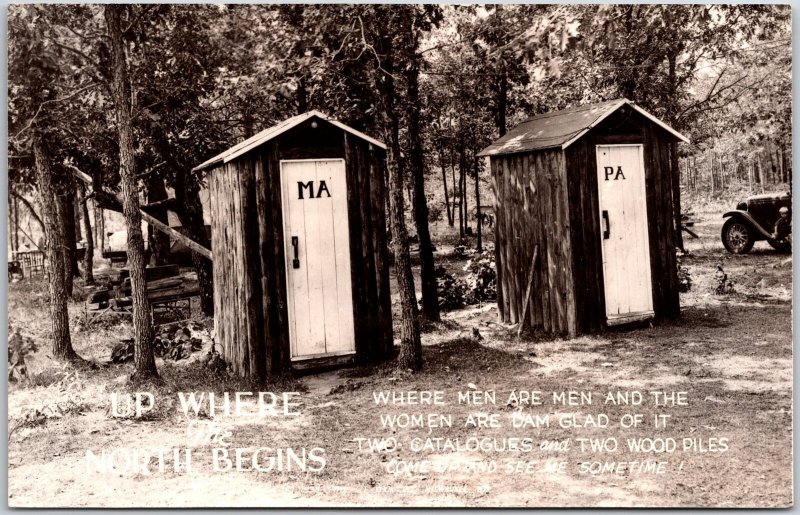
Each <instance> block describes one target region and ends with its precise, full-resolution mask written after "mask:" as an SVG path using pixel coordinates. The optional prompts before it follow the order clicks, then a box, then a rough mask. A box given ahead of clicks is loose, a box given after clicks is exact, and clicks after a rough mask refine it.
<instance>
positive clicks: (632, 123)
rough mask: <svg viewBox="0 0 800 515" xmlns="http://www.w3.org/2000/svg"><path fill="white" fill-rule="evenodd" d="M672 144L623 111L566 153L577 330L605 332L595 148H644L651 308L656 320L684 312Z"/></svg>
mask: <svg viewBox="0 0 800 515" xmlns="http://www.w3.org/2000/svg"><path fill="white" fill-rule="evenodd" d="M672 141H673V137H672V136H671V135H669V134H668V133H667V132H666V131H664V130H663V129H661V128H660V127H658V126H657V125H655V124H654V123H652V122H650V121H649V120H647V119H646V118H644V117H642V116H641V115H638V114H636V113H634V112H633V110H632V109H630V108H627V107H623V108H622V109H620V110H619V111H617V112H616V113H614V115H612V116H610V117H609V118H608V119H607V120H606V121H604V122H603V123H602V124H600V125H598V126H597V127H596V128H594V129H593V130H592V131H590V132H589V133H588V134H587V135H586V136H584V137H583V138H581V139H580V140H578V141H576V142H575V143H573V144H572V145H570V146H569V147H568V148H567V149H566V151H565V156H566V167H567V176H568V180H569V182H568V184H569V186H568V188H569V198H570V203H571V205H570V227H571V240H572V251H573V255H574V257H575V260H574V267H573V275H574V278H575V289H576V291H575V297H576V309H577V313H578V331H579V332H591V331H596V330H600V329H602V328H603V327H604V326H605V318H606V317H605V298H604V290H603V258H602V249H601V243H602V242H601V241H600V208H599V205H598V202H599V200H598V193H597V171H596V170H597V157H596V153H595V146H596V145H605V144H625V143H630V144H642V145H643V147H644V166H645V188H646V192H647V220H648V233H649V239H650V262H651V272H652V278H653V280H652V283H653V309H654V311H655V315H656V317H657V318H660V317H664V318H673V317H675V316H677V315H678V314H679V313H680V305H679V299H678V295H679V292H678V276H677V258H676V256H675V228H674V224H673V215H672V213H673V211H672V174H671V173H670V157H669V145H670V144H672V143H671V142H672Z"/></svg>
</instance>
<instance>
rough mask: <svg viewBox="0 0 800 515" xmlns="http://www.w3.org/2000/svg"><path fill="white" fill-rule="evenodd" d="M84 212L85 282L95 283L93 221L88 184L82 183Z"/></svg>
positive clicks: (82, 207)
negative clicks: (90, 216) (90, 218)
mask: <svg viewBox="0 0 800 515" xmlns="http://www.w3.org/2000/svg"><path fill="white" fill-rule="evenodd" d="M81 193H82V197H83V199H82V201H81V210H82V213H83V232H85V233H86V252H84V254H83V284H94V271H93V270H92V268H93V267H94V235H93V234H92V222H91V220H89V199H88V198H86V186H83V185H81Z"/></svg>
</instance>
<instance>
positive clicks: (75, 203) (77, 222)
mask: <svg viewBox="0 0 800 515" xmlns="http://www.w3.org/2000/svg"><path fill="white" fill-rule="evenodd" d="M73 191H74V195H72V213H73V214H74V215H75V218H74V220H73V226H74V227H75V242H76V243H78V242H80V241H81V240H83V230H82V225H81V212H82V210H81V204H82V201H81V197H80V196H79V194H80V189H78V188H74V189H73ZM76 248H77V245H76ZM76 261H77V257H76Z"/></svg>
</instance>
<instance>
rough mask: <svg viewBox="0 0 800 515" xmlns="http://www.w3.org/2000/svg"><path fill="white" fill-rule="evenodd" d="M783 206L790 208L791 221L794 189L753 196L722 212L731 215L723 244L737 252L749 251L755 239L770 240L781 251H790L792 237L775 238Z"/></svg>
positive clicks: (728, 218)
mask: <svg viewBox="0 0 800 515" xmlns="http://www.w3.org/2000/svg"><path fill="white" fill-rule="evenodd" d="M782 207H785V208H787V209H788V210H789V220H791V209H792V194H791V192H784V193H765V194H762V195H753V196H751V197H749V198H748V199H747V200H746V201H745V202H740V203H739V204H738V205H737V206H736V210H735V211H728V212H727V213H725V214H724V215H722V217H723V218H727V220H726V221H725V224H724V225H723V226H722V244H723V245H725V249H726V250H727V251H728V252H731V253H733V254H747V253H748V252H750V249H752V248H753V244H754V243H755V242H757V241H761V240H767V242H768V243H769V244H770V245H772V247H773V248H775V249H776V250H778V251H781V252H788V251H790V250H791V247H792V244H791V238H784V239H782V240H780V241H776V240H775V239H773V237H772V235H773V233H774V231H775V222H777V221H778V219H779V218H780V209H781V208H782ZM789 227H790V228H791V225H790V226H789Z"/></svg>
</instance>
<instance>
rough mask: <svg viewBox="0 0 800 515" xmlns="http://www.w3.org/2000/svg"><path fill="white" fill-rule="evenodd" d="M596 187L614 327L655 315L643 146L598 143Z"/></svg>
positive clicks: (609, 315)
mask: <svg viewBox="0 0 800 515" xmlns="http://www.w3.org/2000/svg"><path fill="white" fill-rule="evenodd" d="M596 150H597V184H598V190H599V200H600V202H599V205H600V231H601V233H602V234H601V238H602V239H601V241H602V254H603V277H604V283H605V284H604V286H605V301H606V317H607V323H608V324H609V325H618V324H624V323H627V322H633V321H636V320H645V319H647V318H650V317H652V316H653V287H652V276H651V270H650V241H649V237H648V228H647V195H646V190H645V177H644V151H643V148H642V145H598V146H597V149H596Z"/></svg>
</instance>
